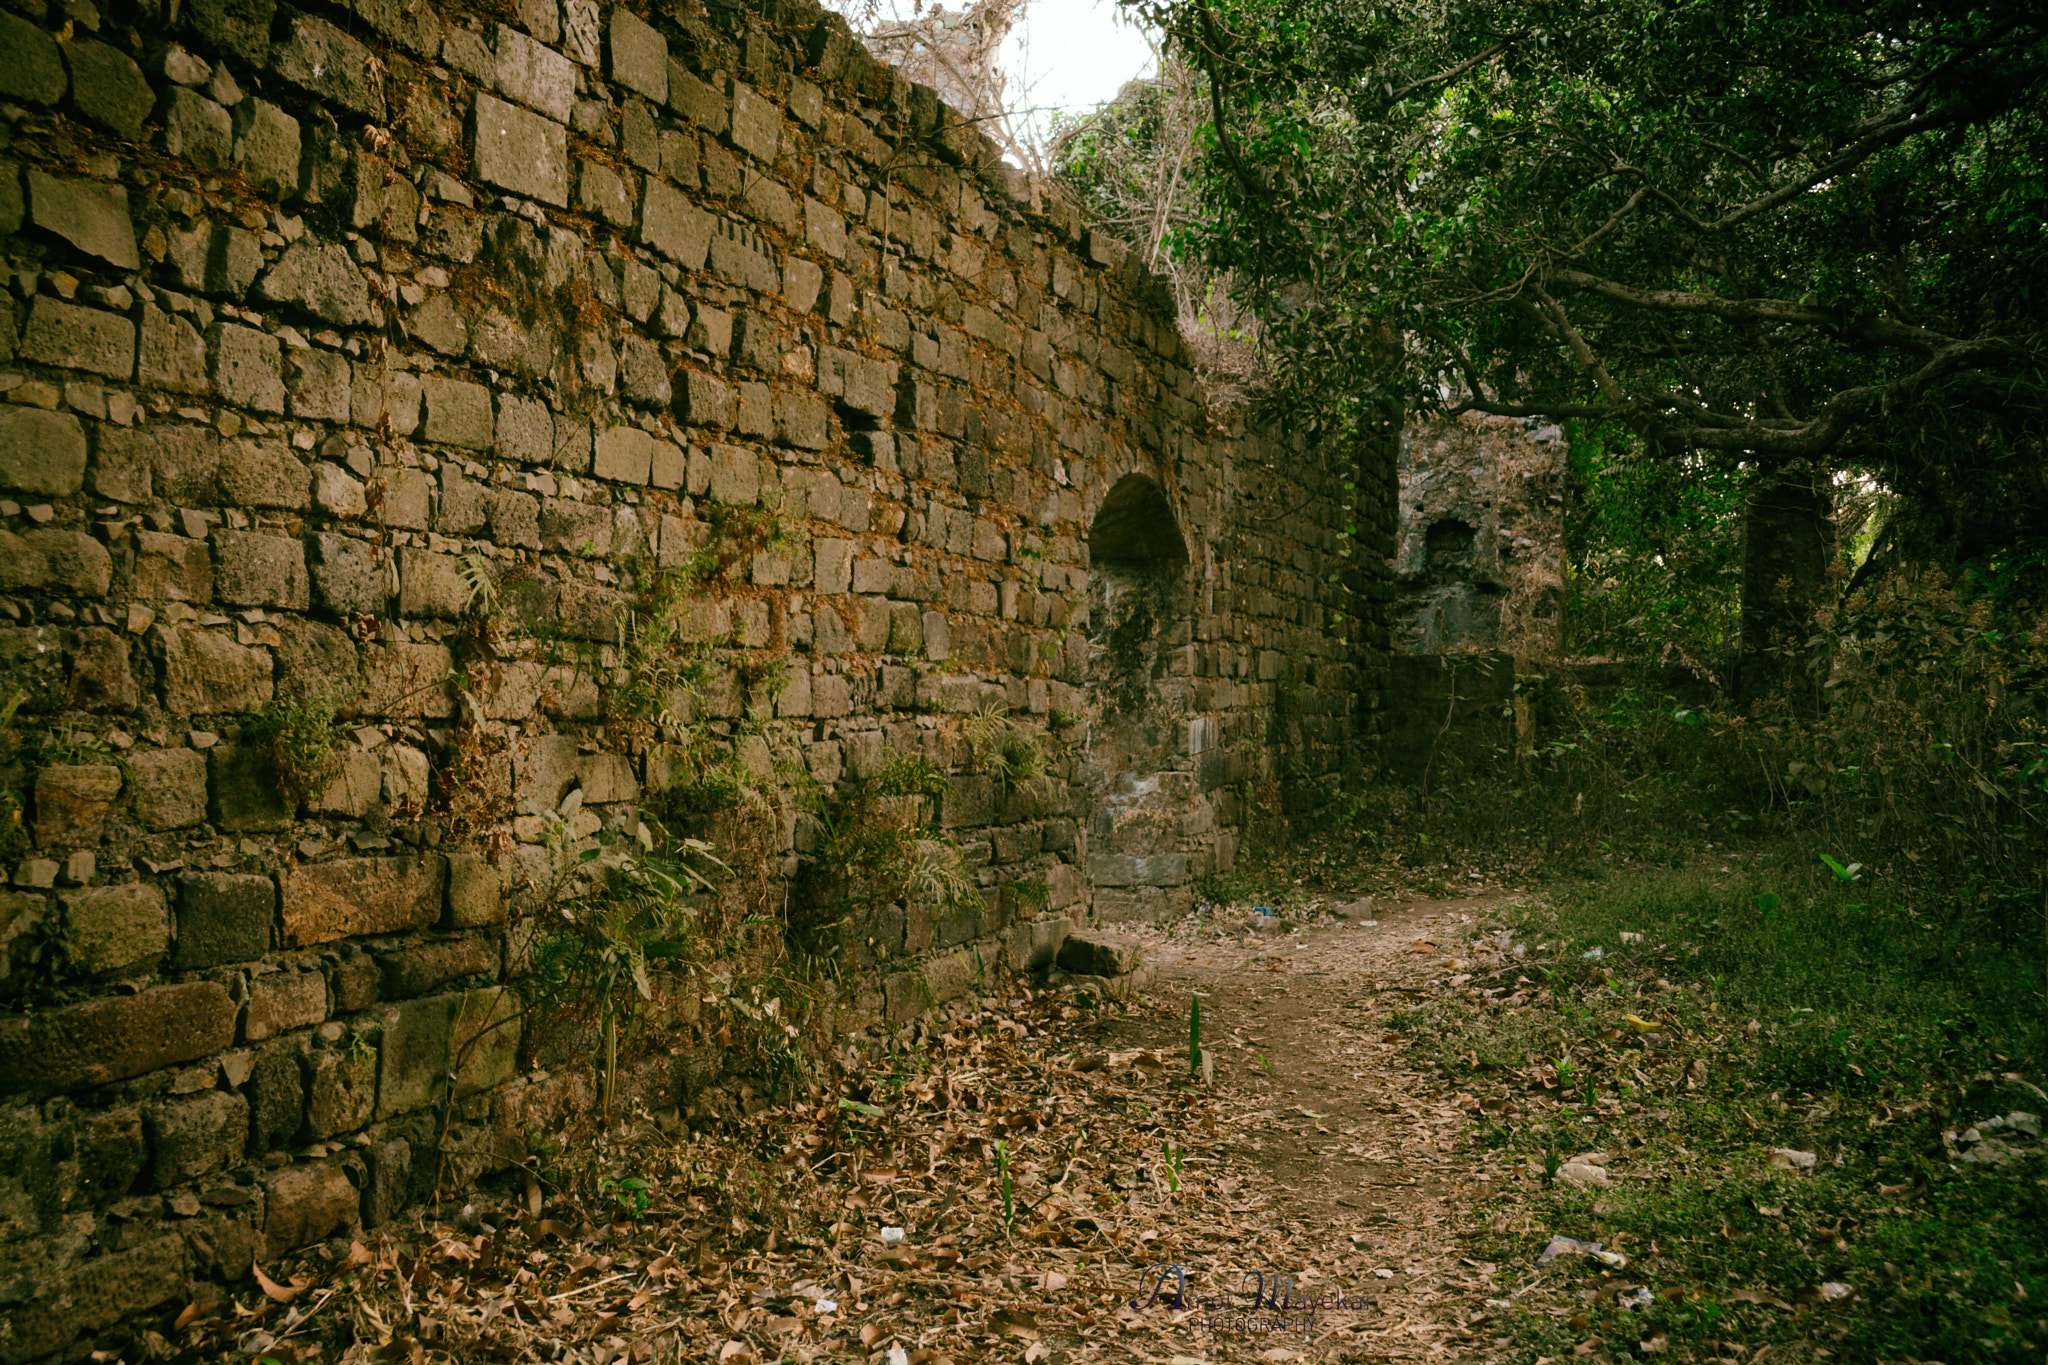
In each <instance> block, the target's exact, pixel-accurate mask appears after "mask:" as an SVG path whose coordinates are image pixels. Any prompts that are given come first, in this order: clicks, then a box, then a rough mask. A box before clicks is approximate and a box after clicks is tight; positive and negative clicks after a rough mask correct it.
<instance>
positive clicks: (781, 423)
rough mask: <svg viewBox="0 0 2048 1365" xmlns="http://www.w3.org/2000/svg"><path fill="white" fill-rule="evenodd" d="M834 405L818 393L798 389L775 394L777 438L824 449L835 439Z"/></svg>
mask: <svg viewBox="0 0 2048 1365" xmlns="http://www.w3.org/2000/svg"><path fill="white" fill-rule="evenodd" d="M831 413H832V410H831V407H830V405H829V404H827V403H826V402H825V400H824V399H823V398H820V397H819V396H818V395H817V394H815V393H805V392H803V391H801V390H798V389H789V390H782V391H779V392H777V393H776V395H775V438H776V439H777V440H778V441H781V442H782V443H783V444H785V445H792V446H795V447H796V448H797V449H799V450H823V449H824V448H825V447H826V445H827V444H829V443H830V441H831V439H832V430H831V425H830V419H831Z"/></svg>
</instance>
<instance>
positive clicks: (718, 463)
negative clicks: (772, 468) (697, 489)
mask: <svg viewBox="0 0 2048 1365" xmlns="http://www.w3.org/2000/svg"><path fill="white" fill-rule="evenodd" d="M708 491H709V492H710V495H711V499H712V501H713V502H732V503H741V504H752V503H754V502H756V501H758V500H759V499H760V497H761V461H760V457H759V456H757V455H755V454H754V452H753V451H751V450H745V449H742V448H741V447H739V446H725V445H718V446H713V447H711V485H710V488H709V490H708Z"/></svg>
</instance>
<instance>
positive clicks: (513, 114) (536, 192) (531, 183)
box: [472, 94, 569, 208]
mask: <svg viewBox="0 0 2048 1365" xmlns="http://www.w3.org/2000/svg"><path fill="white" fill-rule="evenodd" d="M472 122H473V129H474V134H475V137H476V174H477V177H478V178H479V179H481V180H487V181H489V182H490V183H491V184H493V185H497V186H499V187H500V188H502V189H507V190H510V191H512V193H514V194H523V195H525V196H526V197H527V198H529V199H538V200H540V201H541V202H543V203H547V204H553V205H555V206H556V207H558V208H565V207H567V206H568V203H569V133H568V130H567V129H566V128H564V127H563V126H562V125H561V124H559V123H555V122H553V121H551V120H549V119H545V118H542V117H541V116H540V115H539V114H531V113H528V112H527V111H526V110H524V109H521V108H518V107H517V106H516V105H510V104H507V103H505V102H504V101H503V100H498V99H493V98H492V97H491V96H489V95H483V94H479V95H478V96H477V97H476V112H475V114H474V115H473V120H472Z"/></svg>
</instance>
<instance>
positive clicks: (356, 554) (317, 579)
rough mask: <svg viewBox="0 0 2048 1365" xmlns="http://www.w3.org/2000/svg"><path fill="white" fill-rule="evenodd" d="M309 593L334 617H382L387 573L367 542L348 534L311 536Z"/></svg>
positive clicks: (386, 588) (386, 595) (388, 586)
mask: <svg viewBox="0 0 2048 1365" xmlns="http://www.w3.org/2000/svg"><path fill="white" fill-rule="evenodd" d="M313 556H314V559H313V566H312V571H311V572H312V579H313V592H314V595H315V597H317V598H318V600H319V602H320V605H321V606H322V607H324V608H326V609H327V610H328V611H331V612H333V613H334V614H335V615H337V616H341V617H344V618H346V617H349V616H355V615H363V616H382V615H383V614H384V607H385V603H386V600H387V598H388V596H389V591H390V575H389V573H388V571H387V570H386V569H385V566H384V565H383V563H382V562H381V561H380V560H379V558H378V551H377V547H376V546H375V545H373V544H371V543H370V542H369V541H364V540H355V539H352V538H351V537H348V536H336V535H317V536H314V537H313Z"/></svg>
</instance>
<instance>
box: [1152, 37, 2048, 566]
mask: <svg viewBox="0 0 2048 1365" xmlns="http://www.w3.org/2000/svg"><path fill="white" fill-rule="evenodd" d="M1137 7H1138V8H1140V9H1142V10H1143V11H1144V13H1145V16H1146V17H1147V18H1148V19H1149V20H1150V21H1151V22H1154V23H1156V24H1158V25H1159V26H1161V27H1162V28H1164V29H1165V30H1166V32H1167V33H1168V35H1169V38H1170V41H1171V42H1172V43H1173V44H1174V45H1175V46H1176V47H1177V48H1178V49H1179V50H1180V51H1181V52H1183V53H1185V54H1187V55H1188V56H1189V57H1190V58H1191V59H1192V60H1194V61H1195V62H1196V63H1197V64H1198V65H1199V66H1200V67H1201V68H1203V69H1204V71H1205V72H1206V74H1207V77H1208V95H1209V101H1210V115H1211V123H1210V126H1209V128H1208V129H1207V130H1206V131H1205V134H1204V138H1203V158H1202V174H1203V179H1202V192H1201V194H1200V196H1199V199H1198V202H1197V207H1196V209H1195V212H1194V214H1193V217H1192V221H1190V222H1189V224H1188V225H1187V226H1186V227H1185V228H1184V229H1183V231H1182V233H1181V237H1180V242H1181V245H1182V247H1183V249H1191V250H1193V251H1196V252H1199V253H1201V254H1202V255H1204V256H1205V257H1206V258H1207V259H1208V260H1209V261H1210V262H1211V263H1212V264H1213V265H1214V266H1215V267H1216V268H1218V269H1220V270H1225V271H1228V272H1229V274H1230V277H1231V278H1232V279H1234V280H1235V281H1236V282H1237V283H1238V286H1239V287H1240V288H1242V289H1244V290H1245V291H1247V293H1248V294H1250V295H1251V296H1252V298H1253V299H1254V300H1255V301H1256V303H1257V305H1258V308H1259V312H1260V314H1261V316H1262V318H1263V321H1264V326H1265V336H1266V339H1267V342H1268V344H1269V345H1270V346H1271V347H1272V348H1273V356H1274V360H1275V362H1276V364H1277V367H1278V383H1277V387H1276V390H1275V393H1274V395H1273V397H1274V400H1275V402H1276V404H1278V405H1279V406H1281V407H1282V408H1284V409H1285V410H1287V411H1289V412H1291V413H1294V414H1297V415H1303V416H1306V417H1308V418H1309V419H1310V420H1312V421H1314V422H1318V423H1322V424H1331V423H1335V424H1337V425H1339V426H1342V425H1344V424H1347V423H1350V422H1355V421H1356V420H1358V419H1359V418H1360V416H1361V415H1362V414H1363V413H1365V412H1368V411H1379V410H1383V408H1382V407H1380V406H1379V405H1378V404H1374V405H1372V406H1370V407H1368V406H1366V405H1365V404H1366V403H1367V402H1369V401H1370V400H1390V399H1391V400H1399V401H1400V402H1401V403H1402V404H1404V405H1405V406H1406V407H1408V408H1410V409H1411V410H1412V409H1418V408H1419V409H1425V410H1427V409H1435V410H1443V411H1477V412H1486V413H1495V414H1503V415H1514V416H1542V417H1548V418H1577V419H1582V420H1584V421H1586V422H1588V423H1603V424H1606V425H1608V426H1609V427H1610V428H1612V427H1614V426H1616V425H1619V426H1622V427H1626V428H1628V429H1631V430H1633V431H1634V432H1636V433H1638V434H1639V436H1640V437H1641V438H1643V439H1644V440H1646V441H1647V442H1648V443H1649V444H1650V445H1651V447H1652V448H1653V449H1658V450H1667V451H1672V452H1676V451H1681V450H1692V451H1701V452H1707V453H1709V454H1712V453H1715V452H1725V453H1727V454H1728V455H1729V456H1731V457H1739V458H1743V459H1755V460H1760V461H1762V462H1764V463H1775V462H1782V461H1788V460H1816V459H1819V460H1825V461H1826V462H1828V463H1830V464H1833V465H1836V466H1840V465H1844V464H1852V465H1860V466H1863V467H1867V468H1871V469H1875V470H1879V471H1881V474H1882V476H1883V477H1884V478H1885V479H1886V480H1887V481H1888V482H1890V483H1891V484H1892V486H1893V487H1894V488H1896V489H1897V490H1898V491H1899V492H1900V493H1901V494H1902V495H1903V502H1904V505H1906V506H1908V507H1911V508H1913V509H1915V511H1914V515H1915V517H1916V518H1917V521H1916V522H1915V529H1914V531H1913V533H1912V534H1913V535H1914V536H1915V537H1917V538H1918V539H1919V540H1920V541H1922V542H1923V543H1924V544H1926V545H1935V544H1939V545H1940V546H1942V547H1943V549H1944V551H1945V552H1946V553H1949V554H1953V555H1956V556H1959V557H1962V558H1969V557H1972V556H1983V555H1986V554H1991V553H1993V552H1994V551H1997V552H2005V551H2009V549H2010V547H2011V546H2013V545H2015V544H2018V543H2021V542H2023V541H2025V540H2026V539H2028V538H2030V537H2039V536H2041V535H2042V534H2043V533H2044V531H2048V522H2044V515H2048V514H2044V508H2048V496H2044V495H2048V469H2044V466H2048V461H2044V460H2043V458H2042V457H2043V450H2042V438H2043V434H2044V432H2048V375H2044V366H2043V346H2042V332H2041V318H2042V305H2043V300H2042V298H2041V291H2042V290H2043V289H2044V288H2048V285H2044V284H2042V283H2041V282H2042V281H2048V167H2044V163H2048V154H2044V153H2048V140H2044V125H2043V112H2044V99H2043V96H2044V92H2048V14H2044V12H2042V11H2040V10H2039V9H2038V8H2037V7H2034V6H2030V5H2027V4H2024V3H2010V2H2008V0H1994V2H1992V3H1982V4H1974V5H1971V4H1965V5H1951V6H1944V5H1935V4H1925V3H1919V2H1918V0H1876V2H1875V3H1849V2H1848V0H1599V2H1598V3H1594V4H1590V5H1588V4H1583V3H1577V2H1576V0H1564V2H1562V3H1558V2H1554V0H1498V2H1497V3H1488V4H1470V3H1464V4H1460V3H1454V2H1453V0H1141V3H1139V4H1138V6H1137ZM1332 394H1342V395H1346V399H1345V401H1343V402H1333V401H1331V400H1330V399H1329V398H1328V397H1327V396H1328V395H1332ZM2001 547H2003V549H2002V550H2001Z"/></svg>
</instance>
